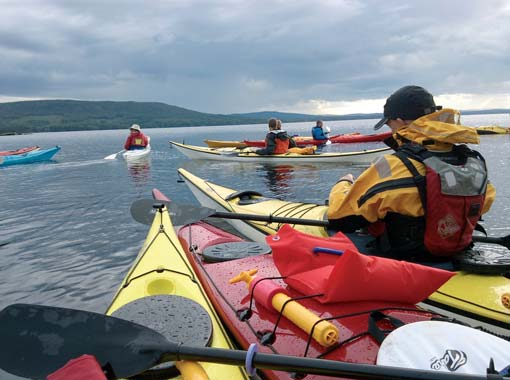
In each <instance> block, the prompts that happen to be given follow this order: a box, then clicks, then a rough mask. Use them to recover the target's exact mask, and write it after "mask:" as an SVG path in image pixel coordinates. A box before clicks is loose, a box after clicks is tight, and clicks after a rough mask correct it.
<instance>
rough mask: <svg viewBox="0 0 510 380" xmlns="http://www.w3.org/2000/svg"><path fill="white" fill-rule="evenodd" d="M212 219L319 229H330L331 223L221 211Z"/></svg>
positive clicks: (213, 215)
mask: <svg viewBox="0 0 510 380" xmlns="http://www.w3.org/2000/svg"><path fill="white" fill-rule="evenodd" d="M210 217H213V218H223V219H240V220H253V221H257V222H268V223H287V224H299V225H305V226H318V227H328V226H329V222H328V221H327V220H313V219H301V218H284V217H280V216H272V215H253V214H239V213H233V212H221V211H216V212H215V213H214V214H212V215H210Z"/></svg>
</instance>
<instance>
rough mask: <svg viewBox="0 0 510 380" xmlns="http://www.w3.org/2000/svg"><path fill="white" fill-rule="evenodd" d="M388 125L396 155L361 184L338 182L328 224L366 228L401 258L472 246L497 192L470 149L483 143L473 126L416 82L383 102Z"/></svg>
mask: <svg viewBox="0 0 510 380" xmlns="http://www.w3.org/2000/svg"><path fill="white" fill-rule="evenodd" d="M383 125H388V126H389V127H390V129H391V131H392V137H390V140H391V141H386V142H387V143H388V145H390V146H391V147H392V148H394V149H395V150H396V152H395V153H394V154H387V155H385V156H383V157H381V158H379V159H378V160H377V161H375V162H374V163H373V164H372V166H370V167H369V168H368V169H367V170H365V171H364V172H363V173H362V174H361V175H360V176H359V177H358V179H357V180H356V181H354V178H353V176H352V175H351V174H347V175H346V176H344V177H342V178H341V179H340V180H339V181H338V182H337V184H336V185H335V186H334V187H333V188H332V190H331V192H330V195H329V209H328V215H327V216H328V219H329V222H330V225H331V226H332V227H333V228H334V229H336V230H341V231H343V232H354V231H355V230H358V229H360V228H366V227H368V231H369V232H370V233H371V234H372V235H373V236H376V237H377V251H378V252H379V254H385V255H389V256H391V257H396V258H401V259H402V258H403V259H414V260H423V259H425V260H429V259H440V258H441V256H449V255H453V254H455V253H458V252H461V251H463V250H464V249H466V248H469V246H470V244H471V242H472V232H473V229H474V228H475V225H476V224H477V222H478V220H479V219H480V217H481V215H482V214H484V213H486V212H487V211H488V210H489V208H490V207H491V205H492V203H493V201H494V197H495V195H496V191H495V188H494V187H493V186H492V184H491V183H490V182H489V181H488V173H487V167H486V165H485V160H484V159H483V157H482V156H481V155H480V154H479V153H478V152H476V151H474V150H471V149H470V148H469V147H468V146H467V144H477V143H479V141H480V140H479V137H478V134H477V133H476V130H475V129H474V128H470V127H465V126H462V125H460V113H459V111H456V110H453V109H442V107H440V106H436V104H435V102H434V98H433V97H432V95H431V94H430V93H429V92H428V91H427V90H425V89H424V88H422V87H419V86H405V87H402V88H401V89H399V90H398V91H396V92H395V93H393V94H392V95H391V96H390V97H389V98H388V99H387V100H386V104H385V106H384V117H383V119H382V120H381V121H379V122H378V123H377V124H376V125H375V126H374V129H379V128H381V127H382V126H383ZM445 194H447V195H445Z"/></svg>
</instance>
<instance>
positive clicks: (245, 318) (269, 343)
mask: <svg viewBox="0 0 510 380" xmlns="http://www.w3.org/2000/svg"><path fill="white" fill-rule="evenodd" d="M181 230H185V227H182V228H181ZM188 249H189V251H190V252H191V254H193V255H196V256H198V260H197V261H196V263H197V264H198V265H199V266H200V267H202V268H203V270H204V274H205V275H206V276H207V277H209V278H210V280H211V281H210V285H212V286H213V287H214V288H215V289H216V291H217V293H218V295H219V296H220V297H221V298H222V299H223V300H224V302H225V303H226V304H227V305H228V306H229V308H230V310H231V311H232V312H233V313H235V314H236V315H237V318H238V319H239V321H241V322H243V323H245V324H246V326H247V327H249V329H250V330H251V331H252V333H253V334H254V336H255V337H257V340H258V342H259V343H260V344H261V345H263V346H264V347H267V348H269V349H270V350H271V351H273V352H274V353H277V354H281V353H282V352H279V351H278V349H277V348H276V347H275V346H274V343H275V341H276V339H277V337H275V336H276V333H277V331H278V330H279V328H283V329H285V327H281V325H282V324H286V323H288V321H285V322H284V320H285V318H284V316H283V313H284V310H283V309H282V310H281V311H280V312H278V315H277V318H276V322H274V327H273V329H272V330H271V331H259V330H257V328H256V327H255V326H254V325H253V324H252V323H251V322H250V318H251V315H252V314H253V310H254V309H255V307H254V306H255V305H254V304H255V300H254V296H253V293H251V292H250V295H249V305H248V307H246V308H236V307H234V305H233V304H232V303H231V302H230V301H229V300H228V299H227V298H226V297H225V295H224V294H223V293H222V292H221V290H220V289H219V288H218V287H217V286H216V283H215V282H214V281H212V278H211V277H210V275H209V273H208V272H207V270H205V268H204V265H203V264H202V259H201V256H202V255H201V254H200V253H199V252H198V251H196V249H195V247H194V245H193V244H191V245H190V246H189V247H188ZM283 279H284V277H281V276H275V277H261V278H257V281H256V282H257V283H260V282H263V281H266V280H271V281H272V280H283ZM282 284H283V282H282ZM255 286H256V285H255ZM320 296H322V294H313V295H301V296H297V297H291V298H290V299H289V300H288V301H287V303H290V302H293V301H300V300H305V299H314V298H317V297H320ZM284 307H285V306H284ZM399 311H400V312H404V313H405V312H412V313H417V312H418V313H420V314H422V315H423V317H424V319H428V318H430V317H431V316H433V315H435V313H432V312H430V311H428V310H424V309H415V308H409V307H396V306H394V307H382V308H368V309H366V310H361V311H357V312H354V313H346V314H341V315H331V316H328V317H320V318H319V319H318V320H317V321H316V322H315V325H317V324H319V323H320V322H322V321H339V320H341V319H347V318H354V317H359V316H363V315H366V316H367V320H368V319H369V318H370V314H372V313H376V312H381V313H384V312H399ZM389 316H390V315H388V317H389ZM444 320H448V318H446V317H444ZM393 328H396V327H395V326H393ZM304 335H306V336H307V338H306V344H305V346H304V347H303V352H302V354H301V355H300V356H301V357H314V358H317V359H320V358H325V357H326V356H327V355H329V354H331V353H332V352H334V351H335V350H337V349H340V348H342V347H343V346H344V345H346V344H349V343H351V342H354V341H356V340H357V339H359V338H362V337H364V336H370V331H369V324H368V322H367V330H366V331H364V332H362V333H358V334H354V335H351V336H349V337H347V338H345V339H343V340H341V341H338V342H337V343H335V344H334V345H332V346H330V347H328V348H325V349H324V350H322V352H318V353H316V354H315V355H314V356H309V353H310V348H311V345H312V341H313V337H312V336H313V330H312V331H311V332H310V333H308V334H304Z"/></svg>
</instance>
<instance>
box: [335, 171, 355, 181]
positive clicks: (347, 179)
mask: <svg viewBox="0 0 510 380" xmlns="http://www.w3.org/2000/svg"><path fill="white" fill-rule="evenodd" d="M342 181H345V182H349V183H354V176H353V175H352V174H351V173H349V174H346V175H344V176H343V177H342V178H340V179H339V180H338V181H337V183H338V182H342Z"/></svg>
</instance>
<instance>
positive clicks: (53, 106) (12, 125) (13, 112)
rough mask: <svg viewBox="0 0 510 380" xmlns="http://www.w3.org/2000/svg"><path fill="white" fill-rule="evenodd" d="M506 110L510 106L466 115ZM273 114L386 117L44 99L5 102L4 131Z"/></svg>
mask: <svg viewBox="0 0 510 380" xmlns="http://www.w3.org/2000/svg"><path fill="white" fill-rule="evenodd" d="M506 112H509V110H489V111H467V112H464V113H465V114H473V113H506ZM270 117H276V118H279V119H281V120H282V121H283V122H284V123H286V122H287V123H288V122H300V121H314V120H317V119H322V120H353V119H376V118H379V117H381V114H380V113H372V114H351V115H309V114H299V113H284V112H276V111H274V112H273V111H264V112H252V113H243V114H231V115H221V114H209V113H202V112H197V111H192V110H188V109H185V108H181V107H176V106H171V105H168V104H165V103H145V102H111V101H78V100H39V101H24V102H12V103H0V134H12V133H31V132H55V131H76V130H103V129H125V128H127V127H128V126H130V125H131V124H133V123H138V124H140V125H141V126H142V128H172V127H186V126H209V125H210V126H214V125H239V124H262V123H266V122H267V120H268V119H269V118H270Z"/></svg>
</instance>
